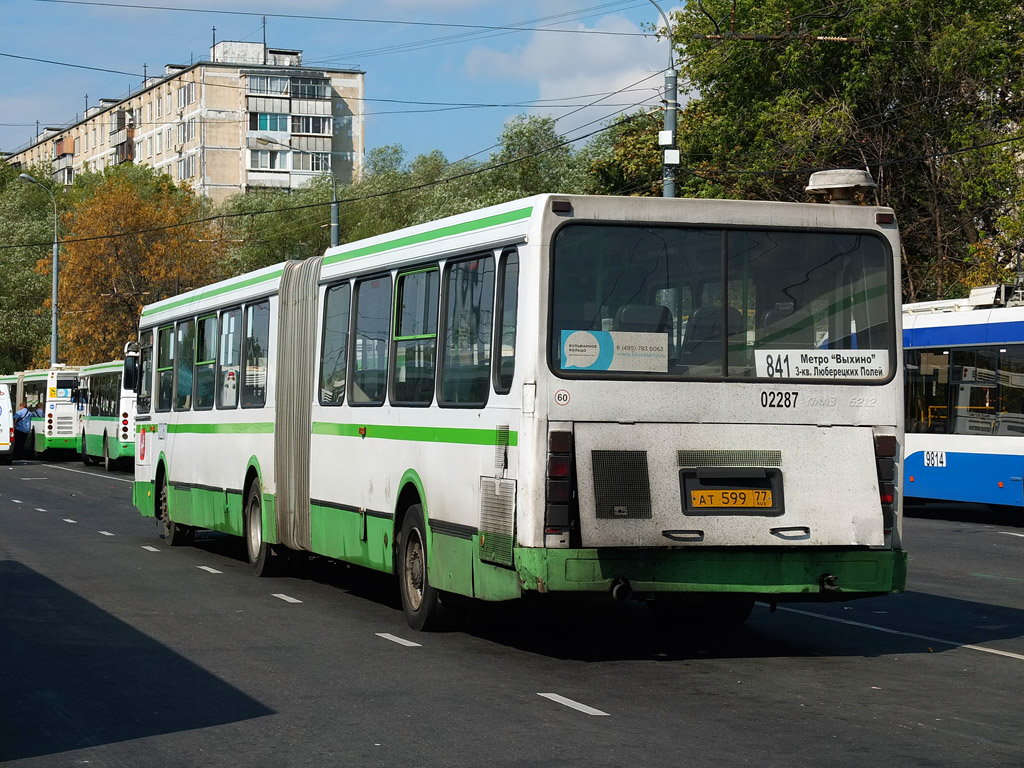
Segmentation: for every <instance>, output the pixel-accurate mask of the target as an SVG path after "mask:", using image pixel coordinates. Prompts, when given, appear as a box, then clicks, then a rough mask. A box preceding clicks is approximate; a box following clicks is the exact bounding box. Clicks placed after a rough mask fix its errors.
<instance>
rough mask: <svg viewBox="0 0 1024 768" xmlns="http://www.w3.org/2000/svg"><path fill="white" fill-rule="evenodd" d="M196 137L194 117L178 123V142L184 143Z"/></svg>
mask: <svg viewBox="0 0 1024 768" xmlns="http://www.w3.org/2000/svg"><path fill="white" fill-rule="evenodd" d="M195 137H196V119H195V118H194V117H193V118H192V119H191V120H185V121H183V122H180V123H178V143H179V144H184V143H185V142H186V141H192V139H194V138H195Z"/></svg>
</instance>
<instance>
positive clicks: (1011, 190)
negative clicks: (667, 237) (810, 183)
mask: <svg viewBox="0 0 1024 768" xmlns="http://www.w3.org/2000/svg"><path fill="white" fill-rule="evenodd" d="M733 7H735V18H736V25H735V33H736V34H735V35H730V34H729V33H728V31H729V29H730V25H729V18H730V13H731V11H732V9H733ZM820 8H821V5H820V3H815V2H811V0H798V1H797V2H791V1H790V0H786V1H785V2H783V0H767V2H753V0H738V2H736V3H735V4H733V3H732V1H731V0H729V2H726V1H725V0H706V2H704V3H703V4H701V5H696V4H690V5H688V6H686V8H685V9H684V10H683V11H681V12H679V13H678V14H677V15H676V22H677V26H676V29H675V40H676V42H677V45H679V46H680V49H681V52H682V53H683V57H682V69H681V75H682V77H681V82H687V83H689V85H690V87H691V88H692V93H693V95H694V97H693V98H692V99H691V100H690V101H689V102H688V103H687V105H686V107H685V109H684V110H683V112H682V115H681V117H680V131H679V145H680V148H681V149H682V152H683V167H684V169H685V172H684V173H683V174H682V179H681V181H680V190H681V192H680V193H681V194H683V195H695V196H720V195H726V196H733V197H754V198H761V199H765V198H767V199H780V200H803V199H806V197H805V195H804V193H803V189H802V188H803V185H804V183H805V182H806V176H807V172H808V171H809V170H811V169H815V168H835V167H861V168H864V167H866V168H869V169H870V170H871V171H872V172H873V174H874V176H875V178H876V180H877V181H878V183H879V189H878V192H877V195H876V199H877V201H878V202H881V203H882V204H886V205H891V206H892V207H893V208H894V209H895V210H896V212H897V215H898V216H899V218H900V222H901V229H902V233H903V241H904V253H903V261H904V298H905V299H906V300H908V301H914V300H920V299H924V298H931V297H935V296H944V295H957V294H959V293H962V291H963V283H962V281H963V280H964V279H965V276H966V273H967V272H968V271H969V270H970V268H971V266H972V261H971V259H972V255H971V254H972V253H974V252H978V253H980V252H981V251H979V246H982V245H983V243H982V241H983V240H984V239H985V238H989V239H991V242H993V243H997V244H1000V245H999V246H998V247H1005V246H1006V245H1008V243H1007V242H1006V239H1007V238H1008V237H1012V235H1010V233H1011V232H1012V231H1013V230H1014V228H1015V227H1014V222H1015V221H1016V222H1019V217H1020V211H1021V205H1020V203H1021V197H1020V195H1021V193H1020V189H1021V183H1020V182H1021V163H1020V160H1019V157H1020V151H1021V142H1020V139H1021V129H1020V126H1021V125H1022V123H1024V121H1022V118H1024V102H1022V100H1021V99H1020V94H1019V83H1020V79H1021V74H1022V70H1024V35H1022V29H1024V10H1022V8H1021V6H1020V3H1019V2H1017V1H1016V0H954V1H953V2H949V0H880V2H873V3H861V4H843V5H835V6H832V7H831V8H830V9H826V10H824V11H822V10H816V9H820ZM715 22H717V24H716V23H715ZM787 30H789V32H788V33H787ZM723 32H724V33H725V34H724V36H723V35H722V34H721V33H723ZM754 33H765V34H769V35H771V34H773V33H781V34H776V35H775V37H776V38H778V39H767V38H764V37H762V38H759V39H756V40H755V39H743V37H742V36H743V35H751V34H754ZM716 34H717V37H715V35H716ZM708 36H710V37H708ZM821 38H831V39H827V40H826V39H821ZM982 250H984V249H982Z"/></svg>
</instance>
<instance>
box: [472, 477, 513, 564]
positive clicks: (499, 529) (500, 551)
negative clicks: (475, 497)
mask: <svg viewBox="0 0 1024 768" xmlns="http://www.w3.org/2000/svg"><path fill="white" fill-rule="evenodd" d="M515 524H516V481H515V480H497V479H495V478H493V477H481V478H480V559H481V560H483V561H485V562H488V563H497V564H498V565H512V545H513V543H514V537H515Z"/></svg>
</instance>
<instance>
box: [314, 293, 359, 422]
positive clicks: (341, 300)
mask: <svg viewBox="0 0 1024 768" xmlns="http://www.w3.org/2000/svg"><path fill="white" fill-rule="evenodd" d="M351 298H352V287H351V286H350V285H349V284H348V283H343V284H342V285H332V286H331V287H330V288H328V289H327V297H326V299H325V300H324V334H323V343H322V347H321V351H320V403H321V404H322V405H341V403H342V402H343V401H344V400H345V372H346V369H347V363H348V321H349V308H350V304H351Z"/></svg>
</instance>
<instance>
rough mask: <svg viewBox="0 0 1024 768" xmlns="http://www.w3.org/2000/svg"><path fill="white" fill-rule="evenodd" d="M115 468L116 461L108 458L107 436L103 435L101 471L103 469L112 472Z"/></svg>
mask: <svg viewBox="0 0 1024 768" xmlns="http://www.w3.org/2000/svg"><path fill="white" fill-rule="evenodd" d="M116 466H117V459H112V458H110V455H109V454H108V453H107V436H106V435H104V436H103V469H105V470H106V471H107V472H113V471H114V467H116Z"/></svg>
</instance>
